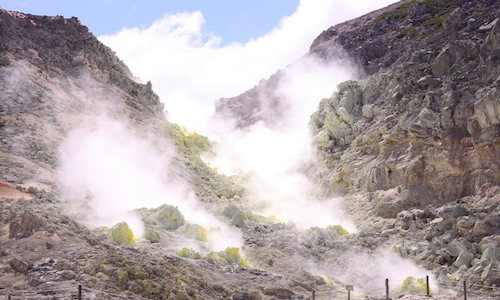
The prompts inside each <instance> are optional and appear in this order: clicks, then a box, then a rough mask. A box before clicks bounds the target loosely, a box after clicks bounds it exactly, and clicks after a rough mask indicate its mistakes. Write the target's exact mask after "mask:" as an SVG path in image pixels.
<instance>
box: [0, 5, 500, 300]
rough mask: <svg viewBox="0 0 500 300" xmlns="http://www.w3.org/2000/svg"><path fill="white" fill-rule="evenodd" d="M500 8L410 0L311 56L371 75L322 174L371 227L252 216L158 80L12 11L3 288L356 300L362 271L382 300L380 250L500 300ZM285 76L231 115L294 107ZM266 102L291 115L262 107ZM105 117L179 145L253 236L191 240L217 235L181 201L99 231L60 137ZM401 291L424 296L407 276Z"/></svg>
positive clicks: (3, 73) (5, 67)
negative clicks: (78, 192)
mask: <svg viewBox="0 0 500 300" xmlns="http://www.w3.org/2000/svg"><path fill="white" fill-rule="evenodd" d="M499 11H500V5H499V4H498V3H496V1H471V2H465V3H464V2H462V1H431V0H424V1H420V2H418V1H402V2H400V3H397V4H395V5H392V6H390V7H388V8H386V9H383V10H380V11H377V12H373V13H371V14H368V15H366V16H363V17H361V18H358V19H355V20H351V21H348V22H346V23H343V24H339V25H336V26H334V27H332V28H330V29H328V30H326V31H325V32H323V33H322V34H321V35H320V36H318V38H317V39H316V40H315V42H314V43H313V45H312V46H311V50H310V55H315V56H318V57H320V58H321V59H324V60H326V61H328V60H331V59H335V57H338V56H339V55H342V56H344V57H349V58H350V59H351V60H352V62H353V63H354V64H356V65H357V66H358V67H359V68H360V70H362V71H363V72H364V76H363V78H362V79H360V80H359V81H349V82H344V83H342V84H340V85H339V86H338V87H337V91H336V92H335V93H334V94H333V96H332V97H331V98H329V99H324V100H322V101H321V103H320V106H319V109H318V111H317V112H316V113H315V114H314V115H313V116H312V117H311V122H310V127H311V131H312V134H313V135H314V144H315V147H316V152H317V153H316V154H317V156H318V163H316V164H315V167H314V172H313V174H312V175H311V176H313V177H314V179H315V180H316V181H317V182H318V190H319V191H320V192H321V195H322V196H324V197H327V196H330V195H334V194H335V195H337V194H339V193H342V194H343V195H345V199H346V201H345V202H346V203H345V207H346V210H347V211H348V212H349V213H350V214H351V215H352V217H353V218H354V219H355V220H356V221H357V225H358V226H359V228H360V230H359V232H358V233H353V234H347V232H345V230H343V228H341V227H338V226H330V227H327V228H311V229H309V230H307V231H306V232H300V231H298V230H296V229H295V228H294V226H293V224H289V225H286V224H283V223H282V222H279V221H277V220H273V219H272V218H267V217H263V216H259V215H257V214H254V213H252V212H251V211H249V210H248V209H247V207H246V205H245V199H244V198H245V192H244V188H243V187H242V186H241V185H240V183H239V180H238V179H237V178H229V177H226V176H224V175H221V174H218V173H217V172H216V170H214V169H212V168H211V167H210V166H208V165H206V164H205V163H204V162H203V161H202V160H201V159H200V157H199V154H200V153H202V152H204V151H207V150H209V149H210V144H209V142H208V140H207V139H206V138H204V137H201V136H198V135H196V134H195V133H189V132H187V131H186V130H184V129H182V127H180V126H178V125H175V124H171V123H169V122H168V121H166V120H165V118H164V114H163V110H164V108H163V106H162V104H161V103H160V101H159V99H158V96H156V95H155V94H154V92H153V91H152V87H151V84H149V83H148V84H146V85H143V84H139V83H137V82H136V81H135V80H134V79H133V76H132V74H130V71H129V70H128V69H127V67H126V66H125V65H124V64H123V63H122V62H121V61H119V59H118V58H117V57H116V56H115V55H114V54H113V52H112V51H111V50H110V49H108V48H107V47H106V46H104V45H102V44H101V43H100V42H99V41H97V40H96V39H95V37H94V36H93V35H92V34H91V33H90V32H89V31H88V29H87V28H86V27H85V26H82V25H81V24H80V23H79V21H78V20H77V19H76V18H71V19H64V18H62V17H41V16H33V15H27V14H22V13H16V12H7V11H4V10H0V89H1V91H2V93H1V94H0V101H1V106H0V142H1V148H0V180H1V182H0V199H1V200H0V206H1V210H0V222H1V223H0V224H1V227H0V269H1V273H0V295H1V296H6V295H8V294H11V295H13V299H67V298H68V297H70V295H71V296H73V297H74V296H75V295H76V292H77V286H78V285H79V284H80V285H82V286H83V289H84V290H83V294H84V299H308V298H309V297H310V296H311V294H312V292H313V291H316V298H317V299H344V298H345V289H344V284H354V285H355V290H356V292H359V293H358V294H355V295H354V296H353V297H354V299H363V298H365V299H377V298H381V297H382V296H383V295H384V290H383V288H384V283H383V278H384V277H383V276H385V273H384V272H385V270H381V271H380V272H377V270H376V269H377V268H380V266H381V265H380V264H378V259H382V258H383V257H384V255H386V254H387V253H389V252H392V254H391V255H393V256H395V257H397V258H398V259H399V258H400V257H403V258H405V259H408V260H412V261H414V262H415V263H417V264H419V265H420V266H422V267H424V268H426V269H427V270H428V272H429V275H434V276H433V277H432V280H433V281H436V282H435V283H439V285H440V289H439V291H438V292H436V295H435V298H437V299H453V297H454V296H455V295H457V292H458V295H460V294H459V293H460V292H461V290H462V285H463V282H464V280H466V285H467V287H468V288H469V290H470V292H471V293H472V295H469V298H470V299H474V297H476V299H497V298H498V297H499V296H500V295H499V289H498V286H499V284H500V266H499V259H500V245H499V242H500V236H499V235H498V232H499V227H500V224H499V222H500V221H499V220H500V216H499V214H500V210H499V208H498V203H499V200H500V189H499V187H498V182H499V176H500V170H499V161H500V159H499V158H500V149H499V132H500V131H499V125H500V98H499V88H500V87H499V75H500V73H499V63H498V62H499V55H500V52H499V51H500V50H499V49H500V48H499V40H500V38H499V35H500V24H498V19H497V16H498V15H499ZM279 80H280V73H277V74H276V75H274V76H272V77H271V78H270V79H269V80H267V81H262V82H261V83H260V84H259V85H258V86H256V88H254V89H252V90H250V91H248V92H246V93H245V94H243V95H241V96H238V97H236V98H233V99H225V100H221V102H220V104H219V107H218V111H219V112H223V113H224V114H225V115H232V116H234V118H235V119H236V120H237V124H238V126H240V127H245V126H248V125H249V124H252V123H253V122H255V121H256V120H264V121H266V122H269V123H272V121H273V117H276V116H279V113H278V112H279V110H280V108H281V107H283V106H284V105H286V99H280V98H279V97H276V95H275V94H274V93H273V89H274V88H275V86H276V85H277V82H279ZM334 90H335V87H332V92H333V91H334ZM262 106H266V107H267V108H269V107H271V108H274V109H276V111H277V113H276V114H275V115H261V114H259V112H261V111H262V110H261V109H260V107H262ZM167 109H168V107H167ZM266 111H269V110H268V109H266ZM102 113H105V114H107V115H109V116H111V117H112V118H114V119H117V120H120V121H122V122H124V123H127V124H131V125H133V127H134V128H136V131H137V132H138V134H139V135H144V136H146V135H147V136H153V137H154V140H156V141H157V143H158V145H159V147H163V146H164V145H172V146H173V147H174V149H175V150H176V151H175V156H174V158H173V159H172V163H171V168H172V169H173V170H174V171H173V173H174V174H176V176H178V177H179V178H183V179H185V180H186V181H187V183H188V185H189V186H190V188H192V190H193V191H194V193H195V194H196V196H197V198H198V199H200V200H201V201H202V202H203V204H204V206H206V209H207V210H209V211H211V212H212V213H213V214H214V215H215V216H216V217H217V218H218V219H219V220H221V222H224V223H226V224H228V225H229V226H232V227H233V228H234V229H236V230H239V231H241V232H242V235H243V239H244V245H243V246H242V247H241V249H237V248H227V249H226V250H225V251H220V252H208V251H207V253H198V252H196V251H194V250H192V249H189V248H187V247H188V241H192V240H196V241H198V242H200V243H202V244H203V243H204V242H205V241H206V240H207V238H206V235H207V232H206V229H204V228H202V227H199V226H197V225H196V224H189V223H188V222H186V221H185V220H184V218H183V216H182V212H180V211H179V210H177V209H176V208H175V207H173V206H168V205H164V206H160V207H157V208H148V209H146V208H144V209H141V210H140V211H139V212H138V213H140V214H141V216H142V218H143V220H144V222H145V224H146V237H145V239H144V240H137V239H134V238H133V234H132V233H131V232H130V230H129V229H128V226H127V225H126V224H123V223H119V224H116V225H115V226H114V227H112V228H94V227H89V226H85V225H83V224H82V223H81V222H79V220H78V218H77V217H76V216H74V215H73V214H71V213H69V212H68V211H67V210H66V209H65V206H64V203H65V200H66V199H64V196H63V195H61V194H60V193H59V191H58V185H57V178H58V177H57V176H58V174H57V172H58V164H59V163H60V162H59V158H58V156H59V153H58V147H59V144H60V143H61V141H63V140H64V138H65V136H66V134H67V133H68V132H69V131H71V129H72V128H74V127H75V126H77V125H78V124H79V123H80V122H81V121H82V120H81V116H82V115H84V116H95V115H99V114H102ZM332 225H335V224H332ZM178 241H185V242H186V248H183V249H181V248H180V247H178V245H179V242H178ZM174 242H175V243H174ZM172 247H177V248H172ZM240 250H241V251H243V252H244V254H245V256H242V255H241V253H242V252H239V251H240ZM363 257H368V259H362V258H363ZM358 260H359V261H362V262H363V263H367V262H370V261H372V262H373V265H371V264H370V265H368V266H360V265H359V264H360V263H357V261H358ZM382 265H383V263H382ZM401 268H403V267H401ZM345 270H349V271H348V272H345ZM366 270H370V272H367V271H366ZM387 272H389V271H387ZM402 273H403V274H404V271H403V272H402ZM381 276H382V277H381ZM405 277H406V276H403V277H402V278H397V280H399V279H401V280H402V279H405ZM397 280H396V284H395V285H398V284H399V283H400V282H401V280H400V281H397ZM391 289H392V287H391ZM411 289H413V290H411ZM391 293H392V295H393V297H396V296H399V295H402V299H420V298H422V299H423V298H424V297H423V296H418V295H411V294H423V293H424V292H423V291H422V288H421V287H420V286H419V285H418V284H414V283H413V284H412V283H410V284H409V283H408V282H407V284H406V285H404V284H403V285H402V286H401V287H400V288H399V289H394V290H393V291H392V292H391ZM403 295H404V296H403Z"/></svg>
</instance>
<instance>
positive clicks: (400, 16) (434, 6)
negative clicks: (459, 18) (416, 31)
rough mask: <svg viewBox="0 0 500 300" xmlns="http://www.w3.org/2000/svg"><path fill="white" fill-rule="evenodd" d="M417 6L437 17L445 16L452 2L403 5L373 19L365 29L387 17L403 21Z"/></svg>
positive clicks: (432, 0)
mask: <svg viewBox="0 0 500 300" xmlns="http://www.w3.org/2000/svg"><path fill="white" fill-rule="evenodd" d="M417 4H422V5H425V6H427V8H428V9H429V11H430V13H431V14H433V15H436V14H437V15H438V16H442V15H444V14H446V13H447V12H448V11H449V10H450V6H451V5H452V4H453V0H423V1H421V2H420V1H417V0H414V1H410V2H407V3H404V4H402V5H400V6H399V7H397V8H396V9H394V10H393V11H390V12H385V13H383V14H381V15H380V16H378V17H377V18H375V19H374V20H373V21H371V22H370V23H368V24H367V25H365V27H370V26H373V25H374V24H375V23H376V22H380V21H383V20H385V19H387V18H389V17H392V18H395V19H397V20H405V19H406V18H407V16H408V11H409V10H410V9H411V8H412V7H413V6H415V5H417ZM409 32H410V31H407V32H406V33H405V32H404V31H402V32H400V33H399V34H398V35H397V36H396V37H399V38H401V37H404V36H406V35H407V34H408V33H409Z"/></svg>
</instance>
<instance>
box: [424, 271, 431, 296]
mask: <svg viewBox="0 0 500 300" xmlns="http://www.w3.org/2000/svg"><path fill="white" fill-rule="evenodd" d="M425 287H426V289H427V295H426V296H427V297H430V296H431V291H430V287H429V275H426V276H425Z"/></svg>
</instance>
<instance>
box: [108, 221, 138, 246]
mask: <svg viewBox="0 0 500 300" xmlns="http://www.w3.org/2000/svg"><path fill="white" fill-rule="evenodd" d="M109 234H110V235H111V238H112V239H113V241H115V242H117V243H118V244H128V245H132V246H134V245H135V242H136V239H135V237H134V233H133V232H132V230H131V229H130V228H129V227H128V224H127V223H126V222H120V223H117V224H116V225H115V226H113V227H111V229H110V230H109Z"/></svg>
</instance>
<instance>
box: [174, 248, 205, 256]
mask: <svg viewBox="0 0 500 300" xmlns="http://www.w3.org/2000/svg"><path fill="white" fill-rule="evenodd" d="M177 255H179V256H182V257H186V258H191V259H200V258H201V255H200V254H199V253H198V252H196V250H194V249H193V248H186V247H184V248H182V249H180V250H177Z"/></svg>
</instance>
